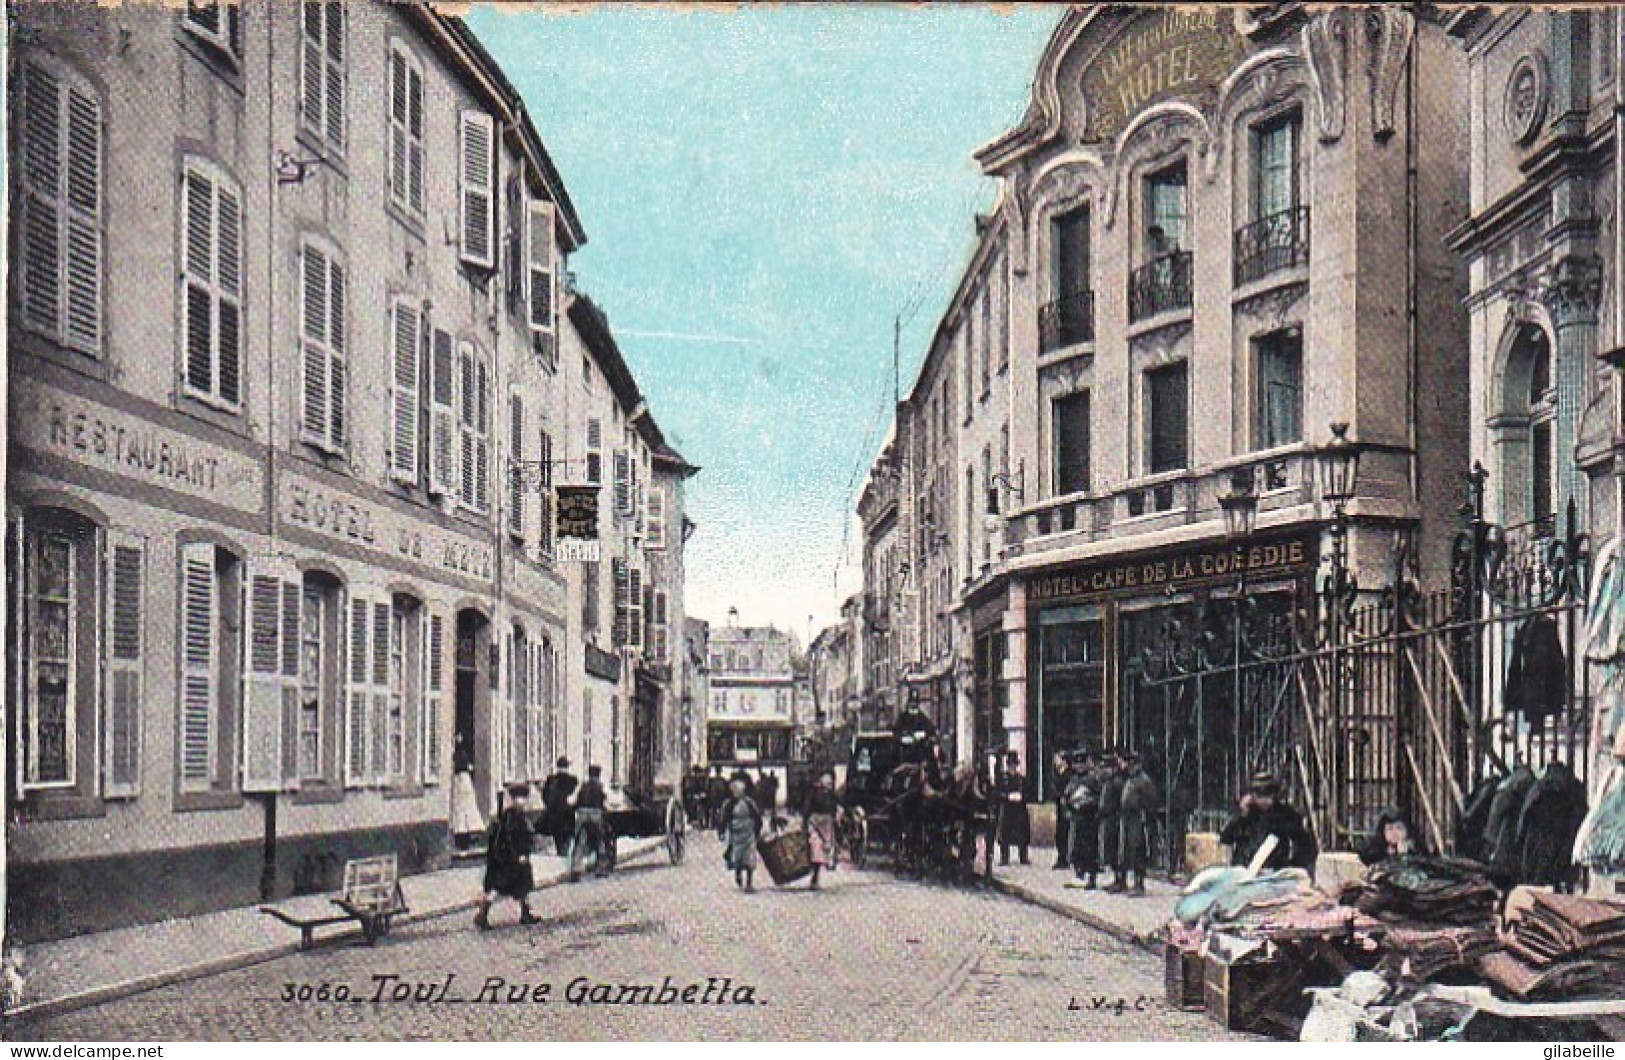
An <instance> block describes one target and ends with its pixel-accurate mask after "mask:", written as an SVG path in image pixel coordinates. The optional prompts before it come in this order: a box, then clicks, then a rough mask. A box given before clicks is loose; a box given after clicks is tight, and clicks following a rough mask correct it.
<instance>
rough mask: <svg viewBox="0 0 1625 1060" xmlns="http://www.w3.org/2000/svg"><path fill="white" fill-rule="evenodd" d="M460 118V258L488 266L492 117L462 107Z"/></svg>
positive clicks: (492, 200) (492, 175) (492, 188)
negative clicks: (461, 234) (461, 239)
mask: <svg viewBox="0 0 1625 1060" xmlns="http://www.w3.org/2000/svg"><path fill="white" fill-rule="evenodd" d="M459 118H460V122H459V130H460V135H459V137H458V139H459V142H460V145H461V148H462V150H461V152H460V158H461V162H462V166H461V170H460V175H461V180H460V181H459V188H460V190H461V195H460V202H459V206H460V210H459V218H460V223H459V225H458V227H459V228H460V229H461V230H462V233H463V242H462V258H463V260H464V261H466V262H467V263H468V264H470V265H477V266H479V267H480V268H482V269H489V268H491V266H492V261H493V257H492V241H493V239H494V238H495V237H494V235H493V230H494V228H495V225H494V224H493V222H494V220H495V217H494V215H495V206H496V166H495V164H494V161H493V158H492V155H493V148H494V147H495V143H494V134H493V131H492V124H491V116H490V115H489V114H483V113H481V112H480V111H476V110H465V111H463V112H462V113H461V114H460V115H459Z"/></svg>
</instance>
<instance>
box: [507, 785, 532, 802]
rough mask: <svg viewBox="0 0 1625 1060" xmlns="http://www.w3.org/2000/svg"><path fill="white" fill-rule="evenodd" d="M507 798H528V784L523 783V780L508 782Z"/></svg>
mask: <svg viewBox="0 0 1625 1060" xmlns="http://www.w3.org/2000/svg"><path fill="white" fill-rule="evenodd" d="M508 798H510V799H528V798H530V785H529V784H525V783H523V782H519V781H516V782H514V783H512V784H509V785H508Z"/></svg>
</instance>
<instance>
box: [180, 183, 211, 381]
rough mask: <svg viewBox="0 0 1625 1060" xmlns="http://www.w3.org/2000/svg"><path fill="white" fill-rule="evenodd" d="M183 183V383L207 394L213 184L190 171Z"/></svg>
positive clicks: (208, 377) (209, 345)
mask: <svg viewBox="0 0 1625 1060" xmlns="http://www.w3.org/2000/svg"><path fill="white" fill-rule="evenodd" d="M185 180H186V184H185V189H186V193H185V197H186V208H185V216H186V222H185V223H186V248H185V253H184V257H183V262H184V266H185V276H186V280H185V288H184V289H185V292H186V321H185V328H186V384H187V386H189V387H191V388H192V389H193V390H196V391H199V392H201V393H204V394H209V393H212V392H213V391H214V355H213V352H212V349H211V347H212V346H213V334H214V320H213V299H212V298H211V297H210V292H209V287H210V277H211V275H212V273H213V271H214V269H213V262H214V183H213V182H212V181H211V180H209V178H208V177H207V176H206V175H204V174H203V173H200V172H198V171H196V170H191V169H189V170H187V172H186V178H185Z"/></svg>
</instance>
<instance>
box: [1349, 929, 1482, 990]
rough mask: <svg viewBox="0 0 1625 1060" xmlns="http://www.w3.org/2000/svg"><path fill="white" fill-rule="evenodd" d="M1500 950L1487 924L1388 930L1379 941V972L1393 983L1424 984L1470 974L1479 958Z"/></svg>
mask: <svg viewBox="0 0 1625 1060" xmlns="http://www.w3.org/2000/svg"><path fill="white" fill-rule="evenodd" d="M1500 948H1501V940H1500V939H1499V938H1497V937H1496V934H1495V929H1494V927H1492V926H1491V925H1489V924H1477V925H1473V926H1470V927H1447V928H1427V927H1404V926H1398V927H1391V928H1389V929H1388V930H1387V931H1386V932H1385V933H1384V934H1383V939H1382V950H1383V959H1382V963H1381V964H1380V965H1379V969H1380V970H1381V971H1382V972H1383V973H1384V974H1386V975H1389V976H1391V977H1392V978H1394V979H1396V980H1397V979H1401V978H1407V979H1412V980H1420V981H1423V982H1426V981H1429V980H1433V979H1440V978H1444V977H1447V976H1448V977H1452V978H1454V977H1456V975H1457V974H1461V973H1471V972H1473V971H1474V970H1475V969H1476V968H1477V966H1478V962H1479V960H1480V959H1481V958H1483V957H1484V956H1486V955H1487V954H1490V953H1494V952H1495V951H1496V950H1499V949H1500Z"/></svg>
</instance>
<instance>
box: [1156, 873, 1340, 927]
mask: <svg viewBox="0 0 1625 1060" xmlns="http://www.w3.org/2000/svg"><path fill="white" fill-rule="evenodd" d="M1312 891H1313V888H1312V887H1311V886H1310V883H1309V874H1308V873H1307V872H1304V871H1303V870H1302V869H1276V870H1274V871H1272V872H1263V873H1259V874H1258V875H1256V876H1254V875H1251V874H1250V873H1249V871H1248V870H1247V869H1246V868H1243V867H1239V866H1222V867H1220V866H1215V867H1214V868H1210V869H1203V870H1202V871H1201V872H1199V873H1197V874H1196V876H1195V877H1193V878H1192V879H1191V882H1190V883H1189V884H1187V885H1186V887H1185V894H1184V897H1182V898H1181V899H1180V900H1179V904H1178V905H1176V906H1175V907H1174V916H1175V918H1176V919H1177V921H1178V922H1179V923H1181V924H1186V925H1198V924H1201V925H1206V924H1211V923H1214V922H1229V921H1234V920H1236V919H1237V918H1238V917H1240V916H1242V915H1243V914H1244V913H1246V912H1248V911H1249V910H1262V909H1267V908H1270V907H1272V906H1282V905H1288V904H1291V903H1292V902H1294V901H1296V900H1297V899H1298V898H1300V897H1302V896H1304V895H1307V894H1309V893H1311V892H1312Z"/></svg>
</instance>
